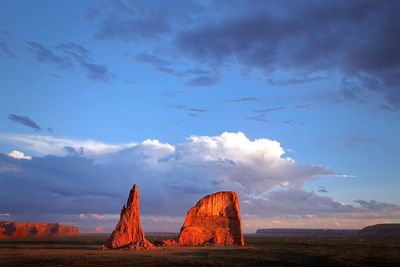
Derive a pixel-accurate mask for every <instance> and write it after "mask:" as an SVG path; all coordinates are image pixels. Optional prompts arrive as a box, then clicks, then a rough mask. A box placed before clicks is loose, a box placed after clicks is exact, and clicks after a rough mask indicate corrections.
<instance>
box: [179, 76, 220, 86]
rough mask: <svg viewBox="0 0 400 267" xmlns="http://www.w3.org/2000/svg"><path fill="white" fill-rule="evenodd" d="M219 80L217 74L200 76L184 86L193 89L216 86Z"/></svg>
mask: <svg viewBox="0 0 400 267" xmlns="http://www.w3.org/2000/svg"><path fill="white" fill-rule="evenodd" d="M220 80H221V77H220V76H219V75H217V74H213V75H201V76H198V77H196V78H193V79H191V80H189V81H188V82H187V83H186V84H187V85H188V86H194V87H203V86H213V85H216V84H218V83H219V82H220Z"/></svg>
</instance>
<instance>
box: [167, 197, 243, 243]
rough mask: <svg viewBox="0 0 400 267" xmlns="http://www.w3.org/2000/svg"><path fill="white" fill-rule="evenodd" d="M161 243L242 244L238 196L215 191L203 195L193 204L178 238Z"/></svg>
mask: <svg viewBox="0 0 400 267" xmlns="http://www.w3.org/2000/svg"><path fill="white" fill-rule="evenodd" d="M162 245H163V246H185V245H238V246H243V245H244V239H243V234H242V227H241V221H240V207H239V199H238V196H237V194H236V193H235V192H218V193H215V194H212V195H208V196H206V197H204V198H202V199H201V200H200V201H199V202H197V204H196V205H195V206H194V207H192V208H191V209H190V210H189V211H188V213H187V216H186V219H185V222H184V224H183V226H182V228H181V231H180V233H179V237H178V239H177V240H164V241H163V243H162Z"/></svg>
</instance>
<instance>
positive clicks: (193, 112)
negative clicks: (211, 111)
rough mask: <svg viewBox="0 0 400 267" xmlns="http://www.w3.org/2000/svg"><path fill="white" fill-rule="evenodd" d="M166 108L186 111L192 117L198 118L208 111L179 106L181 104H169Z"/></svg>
mask: <svg viewBox="0 0 400 267" xmlns="http://www.w3.org/2000/svg"><path fill="white" fill-rule="evenodd" d="M166 106H167V107H169V108H173V109H178V110H183V111H186V112H188V114H189V115H190V116H192V117H195V116H197V114H198V113H205V112H207V111H208V110H207V109H202V108H193V107H187V106H185V105H179V104H168V105H166Z"/></svg>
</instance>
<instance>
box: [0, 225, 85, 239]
mask: <svg viewBox="0 0 400 267" xmlns="http://www.w3.org/2000/svg"><path fill="white" fill-rule="evenodd" d="M73 235H79V227H76V226H69V225H63V224H59V223H36V222H11V221H0V239H9V238H24V237H39V236H73Z"/></svg>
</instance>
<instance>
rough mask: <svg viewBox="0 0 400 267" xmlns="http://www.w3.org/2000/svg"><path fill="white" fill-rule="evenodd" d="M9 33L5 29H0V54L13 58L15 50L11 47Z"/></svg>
mask: <svg viewBox="0 0 400 267" xmlns="http://www.w3.org/2000/svg"><path fill="white" fill-rule="evenodd" d="M10 43H11V35H10V33H8V32H7V31H4V30H1V29H0V55H3V56H6V57H9V58H15V57H16V55H15V52H14V51H13V49H12V48H11V44H10Z"/></svg>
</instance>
